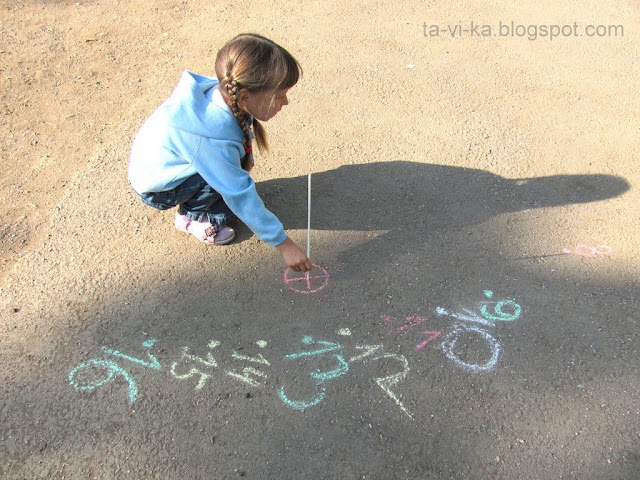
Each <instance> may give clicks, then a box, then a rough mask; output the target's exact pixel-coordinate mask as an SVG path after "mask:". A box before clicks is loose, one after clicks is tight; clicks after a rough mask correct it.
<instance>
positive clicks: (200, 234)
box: [173, 213, 236, 245]
mask: <svg viewBox="0 0 640 480" xmlns="http://www.w3.org/2000/svg"><path fill="white" fill-rule="evenodd" d="M173 225H174V226H175V227H176V228H177V229H178V230H180V231H181V232H185V233H190V234H191V235H193V236H194V237H196V238H197V239H198V240H200V241H201V242H204V243H206V244H208V245H226V244H227V243H231V242H232V241H233V239H234V238H236V232H235V230H234V229H233V228H229V227H227V226H226V225H225V224H221V225H217V224H215V223H213V224H212V223H210V222H196V221H194V220H189V219H188V218H187V217H185V216H184V215H180V214H179V213H176V218H175V220H174V221H173Z"/></svg>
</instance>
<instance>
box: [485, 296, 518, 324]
mask: <svg viewBox="0 0 640 480" xmlns="http://www.w3.org/2000/svg"><path fill="white" fill-rule="evenodd" d="M487 305H488V304H486V303H483V304H480V313H482V316H483V317H484V318H486V319H487V320H494V321H501V322H513V321H514V320H517V319H518V318H519V317H520V313H521V312H522V308H521V307H520V305H518V304H517V303H516V302H514V301H513V300H500V301H499V302H497V303H495V306H494V313H489V311H488V309H487ZM507 306H508V307H509V308H508V310H511V311H505V310H504V308H505V307H507Z"/></svg>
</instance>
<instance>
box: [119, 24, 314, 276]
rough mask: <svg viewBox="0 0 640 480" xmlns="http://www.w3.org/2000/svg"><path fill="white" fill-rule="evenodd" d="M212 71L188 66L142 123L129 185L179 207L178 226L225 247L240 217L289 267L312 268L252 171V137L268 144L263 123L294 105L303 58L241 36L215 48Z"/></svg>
mask: <svg viewBox="0 0 640 480" xmlns="http://www.w3.org/2000/svg"><path fill="white" fill-rule="evenodd" d="M215 69H216V77H217V79H215V78H209V77H205V76H201V75H196V74H194V73H191V72H184V73H183V74H182V78H181V79H180V82H179V83H178V86H177V87H176V89H175V90H174V91H173V93H172V94H171V96H170V97H169V99H168V100H166V101H165V102H164V103H163V104H162V105H161V106H160V107H159V108H158V109H157V110H156V111H155V112H154V113H153V114H152V115H151V116H150V117H149V118H148V119H147V121H146V122H145V123H144V124H143V125H142V127H141V128H140V131H139V132H138V134H137V135H136V138H135V140H134V142H133V146H132V149H131V159H130V163H129V183H130V184H131V186H132V187H133V189H134V190H135V192H136V193H137V194H138V195H139V196H140V198H141V199H142V201H143V202H144V203H146V204H147V205H149V206H151V207H154V208H157V209H159V210H166V209H169V208H172V207H175V206H178V211H177V212H176V216H175V221H174V225H175V227H176V228H177V229H178V230H180V231H183V232H186V233H190V234H192V235H193V236H195V237H196V238H198V239H199V240H201V241H203V242H205V243H207V244H212V245H225V244H227V243H229V242H231V241H232V240H233V239H234V237H235V232H234V231H233V229H232V228H229V227H228V226H227V225H226V221H227V220H228V219H229V218H231V217H232V216H234V215H235V216H237V217H238V218H240V220H242V221H243V222H244V223H245V224H246V225H247V226H248V227H249V228H250V229H251V230H252V231H253V232H254V233H255V234H256V235H257V236H258V238H260V240H262V241H264V242H265V243H267V244H268V245H272V246H275V247H276V248H277V249H278V251H279V252H280V254H281V255H282V257H283V259H284V262H285V263H286V265H287V266H288V267H291V268H292V269H293V270H295V271H298V272H307V271H309V270H311V267H312V265H311V261H310V260H309V258H308V257H307V256H306V255H305V254H304V252H303V251H302V250H301V249H300V248H299V247H298V246H297V245H296V244H295V243H294V242H293V241H292V240H291V239H290V238H289V237H288V236H287V234H286V233H285V231H284V229H283V226H282V223H281V222H280V221H279V220H278V219H277V218H276V216H275V215H274V214H273V213H271V212H270V211H269V210H267V209H266V208H265V206H264V203H263V202H262V200H261V199H260V197H259V196H258V193H257V192H256V188H255V184H254V182H253V180H252V179H251V177H250V175H249V171H250V170H251V168H252V167H253V164H254V161H253V154H252V147H251V145H252V140H253V139H254V138H255V140H256V143H257V144H258V149H259V150H260V151H266V150H268V143H267V138H266V135H265V132H264V129H263V128H262V125H261V124H260V122H261V121H265V122H266V121H267V120H269V119H270V118H272V117H273V116H274V115H276V114H277V113H278V112H279V111H280V109H281V108H282V107H283V106H284V105H287V104H288V103H289V102H288V100H287V92H288V90H289V89H290V88H291V87H293V86H294V85H295V84H296V83H297V82H298V79H299V77H300V75H301V73H302V69H301V67H300V64H299V63H298V62H297V61H296V59H295V58H293V57H292V56H291V54H290V53H289V52H287V51H286V50H285V49H284V48H282V47H281V46H279V45H277V44H275V43H274V42H272V41H271V40H268V39H266V38H264V37H262V36H260V35H254V34H242V35H238V36H237V37H235V38H234V39H232V40H231V41H229V42H228V43H227V44H226V45H225V46H224V47H223V48H222V49H221V50H220V51H219V52H218V55H217V57H216V65H215Z"/></svg>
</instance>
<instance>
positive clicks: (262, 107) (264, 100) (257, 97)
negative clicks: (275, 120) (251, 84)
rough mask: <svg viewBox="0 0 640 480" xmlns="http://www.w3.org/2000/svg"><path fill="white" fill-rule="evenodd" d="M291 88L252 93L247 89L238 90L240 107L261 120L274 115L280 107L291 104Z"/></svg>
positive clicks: (264, 120) (263, 120)
mask: <svg viewBox="0 0 640 480" xmlns="http://www.w3.org/2000/svg"><path fill="white" fill-rule="evenodd" d="M288 91H289V89H282V90H275V91H273V90H272V91H267V92H257V93H252V92H249V91H248V90H246V89H240V92H238V107H240V109H241V110H243V111H244V112H246V113H248V114H249V115H251V116H253V117H255V118H257V119H258V120H259V121H261V122H266V121H267V120H269V119H270V118H272V117H274V116H275V115H276V113H278V112H279V111H280V109H281V108H282V107H283V106H285V105H288V104H289V99H288V98H287V92H288Z"/></svg>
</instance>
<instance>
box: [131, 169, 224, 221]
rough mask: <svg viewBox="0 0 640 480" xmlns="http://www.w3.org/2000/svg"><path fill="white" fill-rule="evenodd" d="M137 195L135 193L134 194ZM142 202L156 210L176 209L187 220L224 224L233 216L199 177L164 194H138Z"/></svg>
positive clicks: (194, 177)
mask: <svg viewBox="0 0 640 480" xmlns="http://www.w3.org/2000/svg"><path fill="white" fill-rule="evenodd" d="M136 193H137V192H136ZM138 196H139V197H140V198H141V199H142V201H143V202H144V203H145V204H147V205H149V206H150V207H153V208H156V209H158V210H168V209H170V208H173V207H176V206H177V207H178V213H179V214H180V215H184V216H185V217H187V218H188V219H189V220H193V221H196V222H202V221H204V220H205V219H208V220H209V222H211V223H217V224H222V223H226V222H227V221H229V220H230V219H232V218H234V217H235V215H234V213H233V212H232V211H231V209H230V208H229V207H228V206H227V204H226V203H224V200H223V199H222V195H220V194H219V193H218V192H216V191H215V190H214V189H213V188H211V186H209V184H208V183H207V182H206V181H205V180H204V178H202V177H201V176H200V175H198V174H196V175H194V176H192V177H189V178H187V179H186V180H185V181H184V182H182V183H181V184H180V185H178V186H177V187H175V188H174V189H172V190H166V191H164V192H150V193H138Z"/></svg>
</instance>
